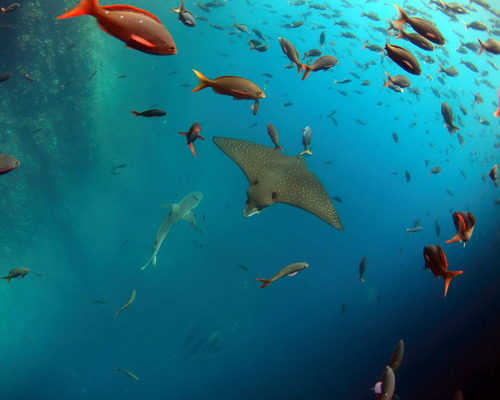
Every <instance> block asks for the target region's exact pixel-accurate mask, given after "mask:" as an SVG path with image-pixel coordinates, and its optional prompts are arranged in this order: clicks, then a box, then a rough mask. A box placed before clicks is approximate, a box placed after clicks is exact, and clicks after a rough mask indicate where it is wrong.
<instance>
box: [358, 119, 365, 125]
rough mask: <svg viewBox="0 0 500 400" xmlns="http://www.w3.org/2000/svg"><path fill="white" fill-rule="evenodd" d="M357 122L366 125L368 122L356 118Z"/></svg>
mask: <svg viewBox="0 0 500 400" xmlns="http://www.w3.org/2000/svg"><path fill="white" fill-rule="evenodd" d="M356 122H357V123H358V124H360V125H364V126H366V122H365V121H363V120H362V119H359V118H356Z"/></svg>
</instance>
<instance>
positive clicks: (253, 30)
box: [252, 29, 266, 42]
mask: <svg viewBox="0 0 500 400" xmlns="http://www.w3.org/2000/svg"><path fill="white" fill-rule="evenodd" d="M252 32H253V33H254V34H255V36H257V37H258V38H259V39H260V40H262V41H263V42H265V41H266V39H265V38H264V36H263V35H262V32H261V31H259V30H258V29H252Z"/></svg>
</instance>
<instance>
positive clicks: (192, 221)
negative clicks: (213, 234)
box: [182, 211, 198, 231]
mask: <svg viewBox="0 0 500 400" xmlns="http://www.w3.org/2000/svg"><path fill="white" fill-rule="evenodd" d="M182 219H183V220H186V221H187V222H189V224H190V225H191V226H192V227H193V229H194V230H195V231H196V230H197V229H198V226H197V225H196V218H195V217H194V214H193V212H192V211H188V212H187V213H186V214H185V215H184V216H183V217H182Z"/></svg>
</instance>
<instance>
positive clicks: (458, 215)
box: [424, 211, 476, 297]
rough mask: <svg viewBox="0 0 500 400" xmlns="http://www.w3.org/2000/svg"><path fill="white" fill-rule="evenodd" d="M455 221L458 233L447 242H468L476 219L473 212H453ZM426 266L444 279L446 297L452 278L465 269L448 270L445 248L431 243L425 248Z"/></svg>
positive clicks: (437, 276) (436, 275)
mask: <svg viewBox="0 0 500 400" xmlns="http://www.w3.org/2000/svg"><path fill="white" fill-rule="evenodd" d="M453 223H454V224H455V227H456V229H457V233H456V235H455V236H454V237H453V238H451V239H450V240H447V241H446V243H456V242H463V244H464V246H465V243H466V242H468V241H469V240H470V238H471V236H472V232H473V231H474V225H475V223H476V220H475V218H474V215H472V213H466V212H464V211H458V212H454V213H453ZM424 260H425V268H426V269H430V270H431V272H432V273H433V274H434V276H435V277H436V278H440V277H443V279H444V297H446V293H447V292H448V287H449V285H450V282H451V280H452V279H453V278H454V277H456V276H458V275H460V274H462V273H463V271H448V262H447V260H446V256H445V254H444V251H443V249H442V248H441V247H440V246H437V245H430V246H426V247H425V248H424Z"/></svg>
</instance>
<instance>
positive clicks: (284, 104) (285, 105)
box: [281, 101, 293, 107]
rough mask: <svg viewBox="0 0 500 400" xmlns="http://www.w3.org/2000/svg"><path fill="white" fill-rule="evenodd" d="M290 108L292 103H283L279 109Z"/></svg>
mask: <svg viewBox="0 0 500 400" xmlns="http://www.w3.org/2000/svg"><path fill="white" fill-rule="evenodd" d="M290 106H293V102H292V101H287V102H286V103H283V104H282V105H281V107H290Z"/></svg>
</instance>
